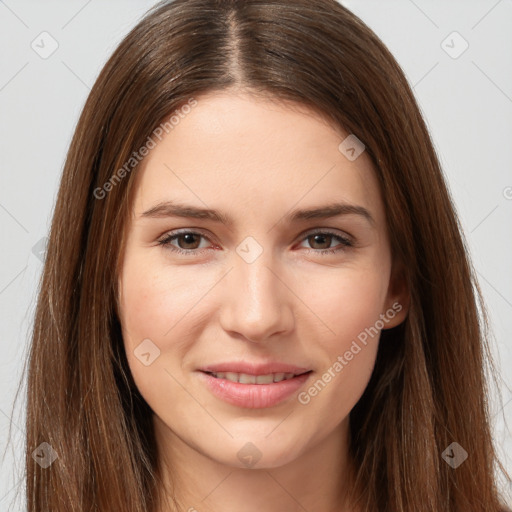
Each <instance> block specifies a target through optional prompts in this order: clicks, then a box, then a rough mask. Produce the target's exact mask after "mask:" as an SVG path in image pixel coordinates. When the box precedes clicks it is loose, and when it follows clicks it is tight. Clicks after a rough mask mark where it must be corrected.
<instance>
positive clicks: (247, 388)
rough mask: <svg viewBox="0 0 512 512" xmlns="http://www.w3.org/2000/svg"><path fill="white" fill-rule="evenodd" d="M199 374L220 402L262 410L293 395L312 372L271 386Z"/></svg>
mask: <svg viewBox="0 0 512 512" xmlns="http://www.w3.org/2000/svg"><path fill="white" fill-rule="evenodd" d="M199 373H200V375H201V376H202V378H203V379H204V381H205V383H206V385H207V386H208V388H209V389H210V391H211V392H212V393H213V394H214V395H215V396H217V397H218V398H220V399H221V400H224V401H225V402H228V403H230V404H232V405H236V406H237V407H245V408H246V409H263V408H265V407H272V406H274V405H277V404H278V403H280V402H282V401H283V400H286V399H287V398H288V397H290V396H291V395H293V393H295V392H296V391H297V390H298V389H299V388H300V387H301V386H302V385H303V384H304V382H306V381H307V380H308V379H309V376H310V375H311V373H312V372H308V373H303V374H302V375H298V376H297V377H292V378H291V379H288V380H282V381H281V382H273V383H272V384H240V383H239V382H232V381H230V380H227V379H218V378H216V377H213V376H212V375H210V374H208V373H205V372H199Z"/></svg>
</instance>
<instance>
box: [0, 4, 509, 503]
mask: <svg viewBox="0 0 512 512" xmlns="http://www.w3.org/2000/svg"><path fill="white" fill-rule="evenodd" d="M154 3H155V2H153V1H148V0H138V1H135V0H113V1H109V2H106V1H105V0H103V1H102V0H88V1H87V0H67V1H63V0H61V1H56V0H54V1H51V0H38V1H36V0H33V1H28V0H5V1H0V56H1V57H0V63H1V65H0V141H1V146H0V147H1V148H2V151H1V157H2V158H1V162H0V173H1V175H0V179H1V181H0V183H1V187H0V229H1V241H2V252H1V265H0V310H1V312H2V314H1V321H0V347H1V353H2V357H1V359H0V389H1V391H2V393H1V396H0V448H1V449H2V455H3V459H2V465H1V469H0V509H1V510H7V509H8V508H9V510H15V511H18V510H19V511H21V510H24V501H23V494H22V495H21V496H20V498H19V499H18V500H16V501H13V500H14V497H15V490H16V488H17V487H18V486H22V487H21V489H22V490H23V480H22V475H23V473H22V471H23V462H24V461H23V443H24V439H23V430H24V395H23V393H24V391H25V388H22V390H21V393H20V396H19V397H18V401H17V402H16V408H15V409H14V411H13V409H12V408H13V402H14V397H15V393H16V390H17V388H18V384H19V382H20V378H21V371H22V369H23V364H24V361H25V358H26V354H27V348H28V340H29V335H30V329H31V327H32V322H33V313H34V307H35V299H36V291H37V285H38V279H39V276H40V273H41V269H42V261H41V258H42V254H43V255H44V242H41V239H44V237H45V236H46V234H47V231H48V228H49V225H50V219H51V215H52V209H53V206H54V200H55V197H56V192H57V187H58V183H59V179H60V174H61V171H62V166H63V163H64V158H65V154H66V151H67V147H68V145H69V142H70V139H71V136H72V133H73V130H74V127H75V123H76V121H77V119H78V115H79V113H80V110H81V108H82V106H83V103H84V101H85V99H86V97H87V95H88V93H89V90H90V88H91V87H92V85H93V83H94V81H95V79H96V77H97V75H98V73H99V71H100V69H101V67H102V66H103V64H104V63H105V61H106V59H107V57H108V56H109V55H110V54H111V52H112V51H113V50H114V48H115V47H116V45H117V44H118V43H119V42H120V40H121V38H122V37H123V36H124V35H125V34H126V33H127V31H128V30H129V29H130V28H131V27H132V26H133V25H134V24H135V23H136V22H137V20H138V19H139V18H140V17H141V16H142V15H143V14H144V12H145V11H146V10H147V9H148V8H149V7H151V6H152V5H153V4H154ZM342 3H344V4H345V5H346V6H347V7H349V8H350V9H351V10H352V11H353V12H354V13H355V14H357V15H358V16H360V17H361V18H362V19H363V21H365V22H366V23H367V24H368V25H369V26H370V27H371V28H372V29H373V30H374V31H375V32H376V33H377V34H378V35H379V36H380V37H381V39H382V40H383V41H384V43H385V44H386V45H387V46H388V47H389V49H390V50H391V52H392V53H393V54H394V55H395V57H396V59H397V60H398V62H399V63H400V65H401V66H402V68H403V70H404V72H405V74H406V76H407V78H408V80H409V82H410V83H411V86H413V87H414V91H415V94H416V97H417V99H418V101H419V103H420V106H421V109H422V112H423V114H424V116H425V119H426V121H427V124H428V126H429V128H430V131H431V134H432V137H433V140H434V143H435V146H436V149H437V151H438V154H439V156H440V159H441V163H442V165H443V169H444V172H445V175H446V178H447V181H448V185H449V188H450V191H451V193H452V195H453V197H454V199H455V203H456V206H457V210H458V212H459V215H460V219H461V222H462V225H463V228H464V231H465V234H466V237H467V241H468V247H469V249H470V251H471V253H472V257H473V262H474V266H475V268H476V270H477V272H478V276H479V280H480V284H481V287H482V290H483V293H484V296H485V299H486V301H487V305H488V308H489V312H490V315H491V323H492V329H493V332H494V337H495V341H494V344H493V351H494V354H495V357H496V360H497V362H498V364H499V366H500V367H501V371H502V376H503V378H504V382H503V383H502V393H503V402H502V404H501V405H500V404H499V403H498V402H497V399H496V396H497V395H496V394H495V393H493V394H492V396H491V397H490V399H491V402H492V404H493V405H492V407H493V424H494V429H495V439H496V444H497V447H498V449H499V453H500V455H501V456H502V458H503V460H504V462H505V464H506V467H507V469H508V471H510V472H512V434H511V431H510V423H511V419H512V391H511V388H512V375H511V374H512V372H511V370H510V369H511V368H512V342H511V335H512V170H511V169H512V167H511V166H512V31H511V28H512V0H499V1H496V0H478V1H476V0H474V1H467V0H465V1H463V0H459V1H447V0H444V1H442V0H436V1H434V0H414V1H413V0H381V1H378V0H359V1H358V0H348V1H345V2H342ZM43 32H46V33H47V34H42V33H43ZM454 32H455V33H454ZM41 34H42V35H41ZM52 45H53V46H56V45H58V47H56V50H55V51H54V52H53V53H52V54H51V55H47V53H50V52H51V50H53V46H52ZM466 46H467V48H466ZM45 52H46V54H45ZM43 57H44V58H43ZM42 249H43V250H42ZM453 371H457V361H454V362H453ZM505 419H506V420H507V423H505ZM10 424H11V435H12V437H11V443H10V444H7V440H8V439H7V434H8V430H9V425H10ZM468 451H469V452H470V449H469V450H468ZM470 456H471V455H470ZM421 463H422V461H418V464H421ZM502 488H503V491H505V492H508V493H512V492H511V491H512V489H510V488H508V487H507V486H505V485H504V484H503V485H502ZM509 500H510V498H509Z"/></svg>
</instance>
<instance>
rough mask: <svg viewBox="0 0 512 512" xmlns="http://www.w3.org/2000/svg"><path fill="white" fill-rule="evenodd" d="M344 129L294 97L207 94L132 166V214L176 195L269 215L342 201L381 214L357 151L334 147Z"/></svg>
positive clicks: (369, 172) (368, 166) (366, 163)
mask: <svg viewBox="0 0 512 512" xmlns="http://www.w3.org/2000/svg"><path fill="white" fill-rule="evenodd" d="M348 135H349V134H348V133H346V132H344V131H343V130H341V129H339V128H338V127H336V126H334V125H333V123H330V122H328V121H327V120H326V118H325V117H323V116H321V115H319V114H318V113H316V112H314V111H312V110H310V109H308V108H307V107H305V106H304V105H300V104H297V103H283V102H277V101H275V100H272V99H262V98H259V97H258V98H257V97H255V96H252V95H248V94H242V93H239V94H233V93H225V92H215V93H209V94H206V95H203V96H200V97H198V98H197V105H196V106H194V107H193V108H191V109H189V110H188V111H187V113H186V114H182V115H181V116H179V122H178V123H177V124H175V125H174V127H173V128H172V130H170V131H169V133H167V134H165V135H164V136H163V137H162V140H161V141H160V142H158V143H157V144H156V147H155V148H154V149H152V150H151V151H150V153H149V154H148V156H146V158H145V159H144V161H143V162H142V164H141V165H140V168H139V169H138V171H137V181H136V190H135V201H134V209H133V210H134V211H133V213H134V215H135V216H137V215H140V214H141V213H142V212H143V211H145V210H147V209H148V208H150V207H151V206H153V205H154V204H156V203H158V202H164V201H167V200H176V199H179V200H180V201H183V202H186V203H189V204H190V203H193V204H195V205H197V206H199V207H219V208H220V209H222V210H223V211H226V212H227V213H231V212H232V214H233V215H232V216H233V217H237V216H238V215H239V214H240V213H243V214H245V215H248V216H251V215H252V216H256V217H258V218H263V217H264V216H265V212H268V215H269V218H270V217H272V218H274V219H275V216H276V215H277V214H278V213H279V212H280V211H282V212H284V211H285V210H288V209H290V208H292V207H294V206H300V207H306V206H308V205H313V204H315V205H317V204H319V203H322V204H324V203H326V202H330V203H333V202H338V201H346V202H349V203H351V204H357V205H360V206H363V207H365V208H367V209H368V210H371V211H372V216H373V217H374V218H375V219H377V221H379V220H380V221H382V217H383V215H384V212H383V206H382V202H381V198H380V191H379V188H378V183H377V180H376V177H375V174H374V169H373V166H372V163H371V160H370V158H369V157H368V155H366V154H365V153H364V152H363V153H362V154H361V155H360V156H359V157H358V158H357V159H356V160H354V161H351V160H349V159H348V158H347V157H346V156H345V154H344V153H343V152H342V151H340V149H339V146H340V143H342V141H343V140H344V139H345V138H346V137H347V136H348Z"/></svg>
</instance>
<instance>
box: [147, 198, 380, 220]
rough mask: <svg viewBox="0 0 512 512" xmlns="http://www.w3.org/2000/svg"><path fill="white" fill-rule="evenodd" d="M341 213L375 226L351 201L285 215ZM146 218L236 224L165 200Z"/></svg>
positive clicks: (317, 216)
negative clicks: (201, 220) (186, 219)
mask: <svg viewBox="0 0 512 512" xmlns="http://www.w3.org/2000/svg"><path fill="white" fill-rule="evenodd" d="M341 215H359V216H360V217H362V218H363V219H365V220H366V221H367V222H368V223H369V224H371V225H372V226H375V219H374V218H373V217H372V215H371V213H370V212H369V211H368V210H367V209H366V208H364V207H363V206H359V205H354V204H349V203H331V204H327V205H324V206H320V207H314V208H307V209H300V210H299V209H295V210H292V211H291V212H290V213H288V214H287V215H285V217H284V219H285V221H286V222H288V223H290V224H294V223H297V222H300V221H304V220H312V219H315V220H317V219H329V218H332V217H339V216H341ZM141 217H145V218H166V217H183V218H193V219H207V220H211V221H213V222H219V223H220V222H222V223H223V224H225V225H226V226H232V225H233V224H234V222H233V219H232V218H231V217H230V216H229V215H226V214H224V213H221V212H220V211H218V210H212V209H209V208H198V207H196V206H192V205H187V204H182V203H177V202H175V201H165V202H161V203H158V204H157V205H155V206H153V207H152V208H150V209H149V210H146V211H145V212H143V213H142V214H141Z"/></svg>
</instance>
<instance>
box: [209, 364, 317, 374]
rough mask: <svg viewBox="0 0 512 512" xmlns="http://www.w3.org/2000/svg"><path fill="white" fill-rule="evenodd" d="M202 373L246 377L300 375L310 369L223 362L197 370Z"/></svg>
mask: <svg viewBox="0 0 512 512" xmlns="http://www.w3.org/2000/svg"><path fill="white" fill-rule="evenodd" d="M199 370H200V371H202V372H207V373H218V372H232V373H245V374H247V375H268V374H269V373H293V374H295V375H300V374H302V373H306V372H308V371H311V368H304V367H300V366H295V365H293V364H286V363H278V362H271V363H249V362H242V361H239V362H224V363H215V364H209V365H208V366H203V367H201V368H199Z"/></svg>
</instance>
